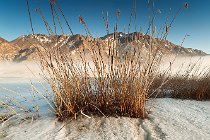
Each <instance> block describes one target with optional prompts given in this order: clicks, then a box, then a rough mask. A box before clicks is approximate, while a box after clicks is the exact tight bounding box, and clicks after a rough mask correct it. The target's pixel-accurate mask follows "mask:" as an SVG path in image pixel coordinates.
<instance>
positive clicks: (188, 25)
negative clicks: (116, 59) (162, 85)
mask: <svg viewBox="0 0 210 140" xmlns="http://www.w3.org/2000/svg"><path fill="white" fill-rule="evenodd" d="M136 1H137V30H138V31H139V30H140V26H142V29H143V31H144V32H146V29H147V28H148V20H147V19H148V8H147V0H136ZM154 1H155V8H156V9H160V10H161V14H158V15H157V18H156V25H157V30H158V28H159V27H160V26H161V25H163V24H164V21H165V17H166V15H167V13H168V12H169V11H170V9H171V15H170V17H173V15H174V14H175V13H176V11H177V10H178V9H179V8H180V7H181V6H182V5H183V4H184V3H185V2H188V3H189V8H188V9H186V10H184V11H183V12H182V13H181V14H180V15H179V16H178V17H177V19H176V20H175V22H174V24H173V27H172V28H171V31H170V34H169V36H168V39H169V40H170V41H171V42H173V43H175V44H178V45H179V44H181V42H182V40H183V38H184V36H185V34H190V36H189V37H188V38H187V39H186V40H185V42H184V47H190V48H197V49H201V50H203V51H205V52H207V53H210V18H209V13H210V1H209V0H202V1H199V0H154ZM57 2H58V3H59V4H60V6H61V7H62V9H63V12H64V13H65V16H66V18H67V19H68V21H69V24H70V26H71V28H72V29H73V32H74V33H75V34H85V30H84V28H83V26H82V25H81V24H80V23H79V20H78V17H79V15H81V16H83V18H84V19H85V22H86V23H87V26H88V27H89V29H90V31H91V34H92V35H93V36H97V35H98V36H103V35H105V34H106V29H105V27H104V23H103V20H102V11H104V12H106V11H108V12H109V25H110V30H111V31H113V27H114V24H115V15H116V10H117V9H118V8H119V9H120V12H121V15H120V17H119V30H120V31H123V28H124V25H125V26H126V28H127V27H128V24H129V18H130V14H131V12H132V7H133V1H132V0H57ZM29 4H30V9H31V15H32V21H33V26H34V30H35V33H47V31H46V28H45V26H44V23H43V21H42V19H41V17H40V16H39V15H38V14H37V13H36V12H35V9H36V8H38V7H40V8H41V9H42V11H43V14H44V16H45V17H46V19H47V21H48V22H49V24H50V25H51V26H52V25H53V24H52V16H51V13H50V6H49V2H48V0H29ZM60 18H61V15H60ZM0 19H1V20H0V37H2V38H5V39H7V40H9V41H11V40H13V39H15V38H17V37H18V36H20V35H25V34H30V33H32V32H31V28H30V23H29V18H28V13H27V8H26V1H25V0H2V1H1V4H0ZM171 19H172V18H169V21H170V20H171ZM61 22H62V25H63V27H64V30H65V33H66V34H68V33H70V32H69V30H68V28H67V26H66V24H65V22H64V20H63V19H62V20H61ZM52 27H53V26H52ZM131 31H134V22H132V28H131ZM58 33H61V32H60V30H58Z"/></svg>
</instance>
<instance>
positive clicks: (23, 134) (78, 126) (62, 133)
mask: <svg viewBox="0 0 210 140" xmlns="http://www.w3.org/2000/svg"><path fill="white" fill-rule="evenodd" d="M148 111H149V118H148V119H145V120H141V119H134V118H125V117H119V118H114V117H109V118H105V117H92V118H86V117H79V118H77V120H71V121H68V122H64V123H61V122H58V121H57V120H56V119H55V117H53V116H52V115H51V116H50V115H45V116H41V117H40V118H38V119H37V120H34V121H33V122H31V120H28V121H26V122H23V123H21V124H15V123H14V124H13V123H11V122H10V123H9V122H8V123H5V124H4V126H3V127H2V126H1V128H0V130H1V131H4V132H5V133H6V137H4V138H3V137H2V138H1V139H2V140H10V139H12V140H13V139H14V140H23V139H24V140H27V139H30V140H38V139H40V140H54V139H55V140H61V139H64V140H65V139H71V140H153V139H154V140H156V139H157V140H159V139H161V140H162V139H166V140H173V139H174V140H209V138H210V102H209V101H206V102H199V101H189V100H184V101H182V100H176V99H169V98H165V99H151V100H149V101H148Z"/></svg>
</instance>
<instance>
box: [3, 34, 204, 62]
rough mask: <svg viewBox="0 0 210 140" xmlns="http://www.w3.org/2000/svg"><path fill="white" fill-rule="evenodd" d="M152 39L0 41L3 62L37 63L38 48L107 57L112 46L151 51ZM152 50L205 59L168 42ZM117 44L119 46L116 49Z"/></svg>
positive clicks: (49, 37) (54, 37) (134, 36)
mask: <svg viewBox="0 0 210 140" xmlns="http://www.w3.org/2000/svg"><path fill="white" fill-rule="evenodd" d="M150 38H151V37H150V36H149V35H144V34H142V33H138V32H135V33H130V34H124V33H122V32H118V33H116V34H109V35H106V36H104V37H101V38H93V37H89V36H83V35H79V34H77V35H43V34H34V35H32V34H30V35H25V36H21V37H18V38H17V39H15V40H13V41H11V42H8V41H6V40H4V39H0V56H1V58H0V60H5V59H6V60H13V61H16V62H20V61H24V60H37V59H38V56H37V53H36V52H37V51H36V48H37V47H40V48H45V49H52V47H57V46H59V47H61V48H62V49H65V51H64V52H71V53H74V52H77V51H79V50H83V49H84V50H85V51H86V52H88V50H90V49H91V47H94V46H100V47H101V48H103V51H102V52H103V53H104V54H108V53H109V52H108V51H109V46H113V45H114V46H116V47H117V48H116V49H117V50H119V51H121V50H125V49H127V48H126V47H129V46H132V45H135V43H138V44H140V45H142V47H143V48H144V50H145V51H148V48H149V47H151V46H150V45H149V44H150V43H149V41H150ZM153 42H154V45H153V47H156V48H158V49H159V50H160V51H161V53H162V54H177V53H178V54H180V55H193V56H194V55H196V56H201V55H206V53H205V52H203V51H201V50H196V49H191V48H183V47H181V46H179V45H175V44H173V43H171V42H169V41H167V40H160V39H158V38H153ZM116 43H117V44H118V45H116ZM128 44H129V45H128Z"/></svg>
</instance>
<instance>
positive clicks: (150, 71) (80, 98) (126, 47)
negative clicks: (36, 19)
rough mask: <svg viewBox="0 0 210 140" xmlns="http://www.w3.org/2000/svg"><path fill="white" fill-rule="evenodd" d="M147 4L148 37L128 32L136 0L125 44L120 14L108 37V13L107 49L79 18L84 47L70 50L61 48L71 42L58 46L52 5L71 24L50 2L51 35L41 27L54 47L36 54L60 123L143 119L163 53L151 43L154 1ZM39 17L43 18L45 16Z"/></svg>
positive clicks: (152, 38)
mask: <svg viewBox="0 0 210 140" xmlns="http://www.w3.org/2000/svg"><path fill="white" fill-rule="evenodd" d="M148 5H149V7H148V8H149V10H151V9H152V12H151V13H152V16H149V28H148V33H147V34H146V35H143V37H142V36H140V35H139V34H138V33H137V32H135V33H130V26H131V20H132V18H133V16H132V15H134V21H135V22H136V11H135V9H136V1H135V0H134V8H133V9H134V10H133V13H132V14H131V18H130V22H129V25H128V34H126V33H125V34H123V36H124V38H125V40H124V41H123V43H122V42H121V41H122V40H120V38H119V36H120V33H119V32H118V18H119V17H120V10H119V9H118V10H117V12H116V25H115V26H114V33H113V34H108V33H109V32H110V31H109V29H110V27H109V23H108V13H107V15H106V17H104V15H103V20H104V23H105V28H106V31H107V36H108V38H107V40H106V43H105V44H106V45H104V44H103V43H101V42H102V41H101V39H100V38H96V39H94V38H92V37H91V32H90V30H89V29H88V26H87V24H86V22H85V20H84V18H83V17H82V16H79V22H80V23H81V24H82V25H83V27H84V29H85V31H86V36H80V37H79V38H80V42H82V43H83V45H82V46H80V47H78V48H76V47H73V48H71V49H69V48H68V47H67V48H65V45H64V44H66V43H64V42H69V41H70V40H69V37H66V39H65V40H63V41H59V37H60V36H58V35H55V34H56V24H55V17H54V15H56V18H57V19H58V22H59V21H60V20H59V17H58V16H57V15H58V14H57V12H56V8H55V7H56V6H58V9H59V11H60V12H61V14H62V16H63V18H64V19H65V21H66V23H67V25H68V27H69V28H70V25H69V23H68V22H67V19H66V18H65V15H64V13H63V11H62V9H61V7H60V6H59V5H58V4H57V3H56V2H55V1H54V2H53V3H52V2H51V3H50V6H51V13H52V16H53V23H54V30H55V31H54V33H53V31H52V30H51V28H50V27H49V24H48V23H47V21H46V20H44V23H45V25H47V26H46V27H47V30H48V31H49V33H50V34H53V35H54V41H53V42H54V45H52V46H51V48H50V49H49V48H45V47H44V46H43V47H38V48H37V50H38V55H39V58H40V62H41V66H42V69H43V72H44V75H45V79H46V80H47V82H48V83H49V84H50V86H51V88H52V91H53V93H52V94H53V98H52V100H53V104H54V107H55V110H56V114H57V116H58V118H59V119H60V120H64V119H66V118H68V117H76V116H77V115H80V114H82V115H85V114H88V115H90V114H98V115H99V114H101V115H104V116H110V115H112V116H113V115H114V116H128V117H138V118H139V117H140V118H145V117H146V116H147V115H146V111H145V103H146V101H147V99H148V97H149V96H148V95H149V91H150V87H151V85H152V83H153V81H154V79H155V75H156V73H157V70H158V66H159V62H160V60H161V51H160V50H161V49H159V48H158V46H157V44H155V38H154V35H155V34H156V26H155V18H156V12H154V11H155V8H154V1H153V2H150V1H148ZM152 6H153V7H152ZM182 9H183V8H181V11H182ZM39 13H40V15H41V17H42V18H43V14H42V13H41V12H39ZM43 19H44V18H43ZM173 21H174V19H173ZM173 21H172V22H173ZM59 25H60V24H59ZM170 25H171V24H170ZM165 28H166V30H165V33H164V34H166V35H165V36H164V37H165V38H166V36H167V35H168V32H169V28H170V27H168V26H167V25H166V27H165ZM61 29H62V28H61ZM70 29H71V28H70ZM135 30H136V23H135ZM70 31H71V33H72V36H70V37H77V36H78V35H74V34H73V32H72V30H70ZM163 32H164V28H163ZM148 34H150V36H149V35H148ZM73 44H74V43H73ZM70 50H71V51H70ZM72 50H73V51H72ZM85 116H87V115H85Z"/></svg>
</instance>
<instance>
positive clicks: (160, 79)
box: [150, 60, 210, 100]
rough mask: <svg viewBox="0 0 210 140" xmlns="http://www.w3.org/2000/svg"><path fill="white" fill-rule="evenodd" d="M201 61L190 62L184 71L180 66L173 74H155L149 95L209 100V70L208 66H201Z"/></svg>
mask: <svg viewBox="0 0 210 140" xmlns="http://www.w3.org/2000/svg"><path fill="white" fill-rule="evenodd" d="M201 63H202V61H200V60H198V61H197V62H191V63H190V64H189V65H188V67H187V68H184V71H183V70H182V69H183V67H181V68H180V70H179V72H177V73H176V74H174V75H167V74H160V75H158V76H156V78H155V79H154V82H153V84H152V86H151V89H150V95H151V97H172V98H178V99H194V100H209V99H210V75H209V74H210V70H209V67H205V68H202V67H201ZM163 83H164V84H163ZM156 89H158V90H156Z"/></svg>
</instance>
